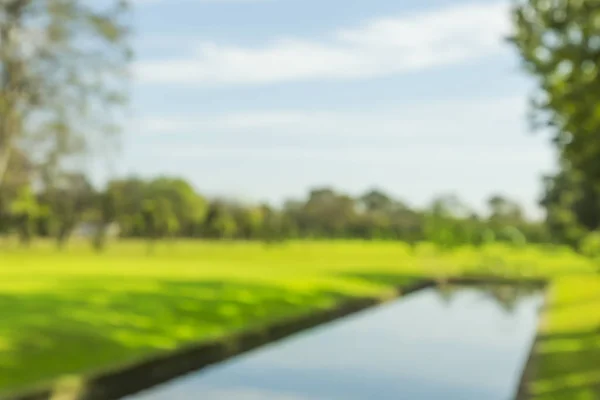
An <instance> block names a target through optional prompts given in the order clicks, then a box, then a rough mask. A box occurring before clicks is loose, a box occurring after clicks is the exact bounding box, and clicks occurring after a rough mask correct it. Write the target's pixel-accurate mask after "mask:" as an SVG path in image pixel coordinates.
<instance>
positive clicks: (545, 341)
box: [524, 327, 600, 400]
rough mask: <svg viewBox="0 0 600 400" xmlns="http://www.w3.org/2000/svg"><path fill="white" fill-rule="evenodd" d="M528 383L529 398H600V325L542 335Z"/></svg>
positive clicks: (538, 341)
mask: <svg viewBox="0 0 600 400" xmlns="http://www.w3.org/2000/svg"><path fill="white" fill-rule="evenodd" d="M533 354H534V358H533V360H532V364H531V370H530V371H529V373H528V375H529V376H530V377H531V380H530V381H529V382H528V383H527V384H526V387H527V388H528V390H527V391H528V392H529V397H524V398H528V399H536V400H550V399H553V400H563V399H564V400H571V399H582V400H584V399H590V400H592V399H594V400H595V399H600V327H599V329H595V330H588V331H582V332H576V333H556V334H542V335H539V336H538V338H537V342H536V347H535V350H534V353H533Z"/></svg>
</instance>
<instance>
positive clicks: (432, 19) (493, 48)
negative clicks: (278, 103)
mask: <svg viewBox="0 0 600 400" xmlns="http://www.w3.org/2000/svg"><path fill="white" fill-rule="evenodd" d="M147 1H152V0H147ZM508 7H509V5H508V3H507V2H490V3H488V4H485V5H483V4H466V5H460V6H455V7H452V8H446V9H438V10H435V11H428V12H421V13H418V14H413V15H404V16H400V17H396V18H383V19H377V20H373V21H371V22H368V23H366V24H364V25H363V26H361V27H358V28H355V29H341V30H337V31H334V32H332V33H331V34H330V35H328V36H327V37H325V38H323V39H322V40H305V39H298V38H278V39H275V40H273V41H271V42H270V43H267V44H265V45H263V46H259V47H241V46H235V45H220V44H216V43H212V42H201V43H199V44H198V45H197V48H196V52H195V53H194V54H192V55H191V56H190V57H188V58H172V59H162V60H142V61H140V62H139V63H137V64H136V66H135V72H136V76H137V78H138V79H139V81H140V82H142V83H170V84H196V85H211V84H212V85H222V84H268V83H277V82H286V81H299V80H316V79H358V78H367V77H373V76H385V75H393V74H399V73H403V72H407V71H413V70H419V69H423V68H429V67H434V66H443V65H449V64H456V63H461V62H466V61H468V60H471V59H476V58H480V57H485V56H488V55H492V54H495V53H497V52H499V51H501V49H502V46H503V45H502V37H503V36H504V35H505V34H506V33H508V30H509V27H510V21H509V18H508V14H507V13H508Z"/></svg>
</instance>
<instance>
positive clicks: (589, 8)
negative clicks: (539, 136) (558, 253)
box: [511, 0, 600, 186]
mask: <svg viewBox="0 0 600 400" xmlns="http://www.w3.org/2000/svg"><path fill="white" fill-rule="evenodd" d="M513 17H514V26H515V32H514V35H513V36H512V37H511V41H512V42H513V43H514V45H515V47H516V49H517V50H518V52H519V54H520V55H521V57H522V59H523V61H524V64H525V67H526V69H527V71H528V72H529V73H530V74H531V75H532V76H534V77H535V78H536V80H537V83H538V89H537V91H536V92H535V94H534V96H533V101H532V103H533V106H534V108H533V114H532V117H533V121H534V123H535V124H536V125H538V126H544V127H550V128H551V129H552V130H553V132H554V143H555V144H556V145H557V147H558V149H559V150H560V152H561V156H562V157H563V159H564V160H565V161H566V162H567V163H568V164H569V165H570V166H571V167H572V168H574V169H575V170H577V171H579V172H580V173H581V174H582V176H583V178H584V179H585V180H587V181H589V182H590V183H591V184H593V186H598V185H600V163H599V162H598V160H600V106H599V104H600V79H598V76H599V75H598V74H599V72H600V71H599V68H600V4H599V3H598V0H521V1H517V2H516V5H515V7H514V12H513Z"/></svg>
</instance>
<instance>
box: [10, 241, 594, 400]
mask: <svg viewBox="0 0 600 400" xmlns="http://www.w3.org/2000/svg"><path fill="white" fill-rule="evenodd" d="M596 271H597V266H596V265H595V264H594V263H593V262H591V261H589V260H587V259H584V258H582V257H580V256H578V255H576V254H574V253H573V252H571V251H569V250H568V249H561V248H536V247H533V246H529V247H525V248H509V247H505V246H501V245H493V246H489V247H487V248H484V249H474V248H467V247H465V248H461V249H457V250H455V251H452V252H447V253H440V252H438V251H436V250H435V249H434V248H433V247H432V246H430V245H427V244H423V245H419V246H418V247H417V248H415V249H411V248H410V247H408V246H406V245H403V244H399V243H394V242H372V243H366V242H289V243H285V244H278V245H271V246H266V245H264V244H260V243H236V242H234V243H209V242H190V241H187V242H186V241H182V242H176V243H171V244H165V243H163V244H160V246H159V248H157V250H156V252H155V254H154V255H152V256H148V255H146V247H145V244H144V243H142V242H122V243H118V244H114V245H112V246H111V247H109V249H108V251H107V253H105V254H101V255H97V254H95V253H92V252H91V250H90V249H89V246H88V245H87V244H86V245H73V246H72V247H71V248H70V249H68V250H67V251H65V252H62V253H61V252H58V251H56V250H55V249H54V247H53V246H52V245H51V244H49V243H37V244H36V245H35V246H34V247H33V248H31V249H30V250H19V249H16V248H10V249H6V248H5V249H2V248H0V391H4V390H14V389H18V388H22V387H25V386H28V385H31V384H33V383H37V382H41V381H45V380H48V379H52V378H55V377H58V376H61V375H64V374H78V373H84V372H88V371H91V370H94V369H97V368H104V367H107V366H112V365H116V364H120V363H123V362H129V361H132V360H135V359H136V358H138V357H143V356H145V355H148V354H150V353H153V352H157V351H164V350H168V349H173V348H176V347H178V346H181V345H182V344H185V343H188V342H197V341H200V340H204V339H208V338H214V337H219V336H223V335H225V334H228V333H231V332H233V331H235V330H239V329H243V328H247V327H249V326H253V325H261V324H265V323H266V322H268V321H270V320H274V319H278V318H280V317H283V316H290V315H293V314H297V313H301V312H305V311H308V310H312V309H317V308H320V307H330V306H331V305H333V304H334V303H335V302H338V301H340V300H341V299H343V298H348V297H355V296H383V295H386V294H388V293H389V294H392V293H393V292H394V291H395V289H396V287H397V286H398V285H402V284H408V283H410V282H413V281H416V280H418V279H420V278H423V277H431V276H456V275H462V274H491V275H508V276H530V277H547V278H549V279H552V280H553V282H556V283H555V284H554V285H553V286H552V295H551V303H550V307H549V309H548V311H547V315H546V317H545V321H547V324H546V325H545V326H544V327H543V328H544V330H543V332H542V334H543V335H544V338H543V339H541V340H540V349H539V350H538V352H539V353H540V354H539V357H538V358H539V359H540V360H541V359H543V360H544V368H538V369H537V372H538V373H537V375H536V376H535V377H534V379H533V380H532V388H533V389H534V390H535V392H536V393H537V394H539V396H540V398H555V397H547V396H552V393H557V392H558V391H560V390H563V391H565V390H566V388H571V390H574V389H573V388H574V387H575V386H576V385H575V383H577V384H578V385H579V386H582V385H583V384H582V383H581V382H585V383H587V384H591V383H594V382H597V381H598V378H600V336H597V333H598V326H600V276H599V277H597V272H596ZM584 349H585V351H586V353H585V356H584V355H583V350H584ZM548 360H549V361H548ZM555 361H556V362H555ZM555 377H557V378H560V379H559V380H555V379H554V378H555ZM557 382H558V383H557ZM574 382H575V383H574ZM588 386H589V385H588ZM587 389H589V387H588V388H587ZM578 390H581V393H584V390H586V388H581V387H579V389H578ZM589 390H591V389H589ZM573 393H574V392H573ZM578 393H579V392H578ZM543 396H546V397H543ZM582 396H584V394H582ZM564 398H575V397H564ZM581 398H582V399H583V398H594V397H581Z"/></svg>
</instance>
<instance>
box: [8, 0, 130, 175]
mask: <svg viewBox="0 0 600 400" xmlns="http://www.w3.org/2000/svg"><path fill="white" fill-rule="evenodd" d="M127 10H128V7H127V2H126V1H123V0H109V1H99V2H95V1H94V2H92V1H85V0H3V1H1V2H0V186H1V185H2V184H3V182H4V181H5V180H6V175H7V172H9V164H10V160H11V158H12V157H13V156H14V154H15V152H16V151H18V149H25V150H27V153H28V155H30V156H31V158H32V161H34V162H35V163H36V164H38V165H41V166H43V167H44V171H45V174H44V178H45V179H46V180H51V178H52V175H53V171H56V170H57V169H60V167H62V160H64V158H65V156H68V155H73V154H76V153H79V152H81V151H82V150H85V149H90V148H92V147H94V148H96V147H97V145H98V144H100V143H101V142H98V141H97V140H96V138H100V137H101V138H105V137H106V134H108V133H113V132H115V129H116V126H117V123H118V121H119V118H120V117H119V114H118V113H117V112H115V110H116V108H115V106H118V105H121V104H122V103H123V101H124V100H125V94H126V92H125V91H126V88H127V86H126V85H125V84H124V80H125V79H126V68H125V67H126V65H127V63H128V61H129V59H130V54H131V52H130V49H129V46H128V43H127V42H128V33H129V30H128V27H127V25H128V20H127V15H128V12H127ZM96 133H98V134H99V135H96Z"/></svg>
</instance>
